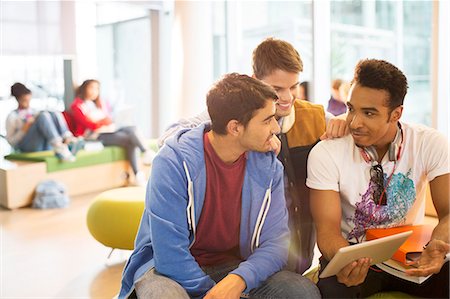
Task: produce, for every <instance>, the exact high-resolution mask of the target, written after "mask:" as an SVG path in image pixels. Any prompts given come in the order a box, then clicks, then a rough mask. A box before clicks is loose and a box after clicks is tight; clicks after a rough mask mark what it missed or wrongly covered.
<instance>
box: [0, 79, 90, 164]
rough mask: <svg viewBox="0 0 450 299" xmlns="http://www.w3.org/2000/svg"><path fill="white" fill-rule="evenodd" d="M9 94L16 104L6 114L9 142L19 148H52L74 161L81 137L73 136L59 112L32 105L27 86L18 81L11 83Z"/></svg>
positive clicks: (20, 149)
mask: <svg viewBox="0 0 450 299" xmlns="http://www.w3.org/2000/svg"><path fill="white" fill-rule="evenodd" d="M11 95H13V96H14V97H15V98H16V100H17V103H18V104H19V106H18V108H17V109H15V110H13V111H11V112H10V113H9V115H8V117H7V118H6V139H7V140H8V142H9V144H11V146H12V147H13V148H14V149H16V150H19V151H21V152H36V151H45V150H50V149H53V150H54V151H55V155H56V156H57V157H58V158H59V159H60V160H62V161H69V162H73V161H75V154H76V151H77V150H78V149H79V145H80V144H81V143H82V140H78V139H77V138H74V136H73V134H72V133H71V132H70V131H69V129H68V128H67V124H66V122H65V120H64V118H63V116H62V115H61V113H59V112H50V111H40V112H38V111H36V110H34V109H32V108H31V107H30V101H31V90H29V89H28V88H27V87H26V86H25V85H23V84H22V83H15V84H14V85H13V86H11ZM69 145H70V146H71V148H72V149H73V152H71V151H70V149H69Z"/></svg>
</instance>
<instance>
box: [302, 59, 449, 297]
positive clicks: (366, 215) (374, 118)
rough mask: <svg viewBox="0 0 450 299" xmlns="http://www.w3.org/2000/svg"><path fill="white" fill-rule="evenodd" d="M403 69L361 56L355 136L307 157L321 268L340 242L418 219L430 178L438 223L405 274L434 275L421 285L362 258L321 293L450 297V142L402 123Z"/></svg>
mask: <svg viewBox="0 0 450 299" xmlns="http://www.w3.org/2000/svg"><path fill="white" fill-rule="evenodd" d="M407 87H408V86H407V80H406V77H405V75H404V74H403V73H402V72H401V71H400V70H399V69H398V68H396V67H395V66H394V65H392V64H390V63H388V62H386V61H383V60H375V59H371V60H362V61H360V62H359V63H358V65H357V66H356V69H355V74H354V78H353V81H352V86H351V89H350V93H349V101H348V103H347V105H348V111H349V112H348V116H347V123H348V125H349V128H350V132H351V135H348V136H346V137H343V138H340V139H336V140H327V141H322V142H320V143H319V144H317V145H316V146H315V147H314V148H313V150H312V151H311V153H310V155H309V159H308V179H307V186H308V187H309V188H311V191H310V201H311V212H312V215H313V219H314V222H315V225H316V229H317V241H318V246H319V249H320V251H321V253H322V257H321V259H320V262H321V266H322V267H321V269H322V270H323V269H324V266H325V265H326V264H327V263H328V261H330V260H331V258H332V257H333V256H334V255H335V254H336V252H337V251H338V250H339V248H341V247H344V246H348V245H350V244H354V243H359V242H362V241H364V238H365V230H366V229H368V228H374V227H377V228H378V227H392V226H400V225H411V224H420V223H421V222H422V220H423V218H424V208H425V191H426V185H427V184H428V183H429V184H430V189H431V194H432V198H433V203H434V206H435V208H436V210H437V213H438V216H439V224H438V225H437V226H436V228H435V229H434V231H433V234H432V237H431V239H430V242H429V243H428V245H427V246H426V248H425V250H424V251H423V253H422V256H421V258H420V260H419V262H418V268H417V269H414V270H407V274H409V275H414V276H427V275H429V274H433V273H434V274H435V275H433V276H432V277H431V278H430V279H428V280H427V281H426V282H424V283H423V284H421V285H419V284H415V283H412V282H408V281H405V280H401V279H399V278H397V277H394V276H391V275H389V274H387V273H385V272H381V271H380V270H379V269H377V268H376V267H374V266H372V267H369V266H370V258H361V259H358V260H355V261H353V262H352V263H350V264H348V265H347V266H346V267H344V268H343V269H342V270H341V271H340V272H339V273H338V274H337V275H336V276H333V277H329V278H325V279H320V280H319V282H318V286H319V289H320V291H321V293H322V296H323V297H325V298H327V297H343V298H350V297H367V296H370V295H372V294H374V293H377V292H380V291H403V292H408V293H410V294H413V295H416V296H421V297H444V298H448V297H449V285H448V277H449V273H448V272H449V270H448V269H449V268H448V262H445V260H444V258H445V255H446V254H447V253H448V252H449V250H450V245H449V233H448V231H449V199H450V195H449V181H450V176H449V172H450V171H449V168H450V167H449V159H448V146H449V144H448V140H447V139H446V138H445V137H444V136H443V135H442V134H440V133H439V132H437V131H436V130H434V129H431V128H428V127H425V126H421V125H411V124H407V123H403V122H400V117H401V115H402V111H403V100H404V98H405V95H406V91H407Z"/></svg>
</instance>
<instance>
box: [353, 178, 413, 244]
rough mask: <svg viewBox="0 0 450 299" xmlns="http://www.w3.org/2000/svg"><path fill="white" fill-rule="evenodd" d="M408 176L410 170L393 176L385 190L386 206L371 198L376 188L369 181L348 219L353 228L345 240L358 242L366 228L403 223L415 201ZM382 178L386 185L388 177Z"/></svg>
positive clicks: (411, 183) (411, 182)
mask: <svg viewBox="0 0 450 299" xmlns="http://www.w3.org/2000/svg"><path fill="white" fill-rule="evenodd" d="M410 175H411V169H410V170H409V171H408V172H407V173H406V175H405V174H403V173H396V174H393V176H392V179H391V181H390V182H389V186H388V187H387V189H386V196H387V205H378V204H377V203H378V200H379V199H378V198H373V194H374V188H377V187H378V186H377V185H376V184H375V183H374V182H373V181H372V180H370V181H369V186H368V188H367V191H366V192H365V193H364V194H363V195H362V196H361V200H360V201H358V202H357V203H356V205H355V206H356V209H355V213H354V215H353V217H350V219H349V220H350V221H351V222H353V225H354V228H353V229H352V231H351V232H350V233H349V234H348V236H347V240H351V239H353V238H355V239H356V240H359V238H361V236H364V233H365V230H366V229H368V228H373V227H378V228H380V227H391V226H398V225H400V224H402V223H403V222H404V221H405V216H406V213H407V212H408V211H409V209H410V208H411V206H412V205H413V203H414V201H415V199H416V189H415V186H414V182H413V181H412V180H411V179H410V178H409V177H410ZM383 176H384V183H385V184H387V180H388V177H387V175H386V174H384V175H383ZM375 193H376V192H375ZM380 193H381V192H380Z"/></svg>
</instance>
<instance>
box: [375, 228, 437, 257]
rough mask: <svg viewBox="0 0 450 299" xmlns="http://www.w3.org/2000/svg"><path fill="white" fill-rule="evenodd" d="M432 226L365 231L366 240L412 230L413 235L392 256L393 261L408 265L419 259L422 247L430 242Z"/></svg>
mask: <svg viewBox="0 0 450 299" xmlns="http://www.w3.org/2000/svg"><path fill="white" fill-rule="evenodd" d="M433 229H434V226H432V225H407V226H398V227H392V228H371V229H368V230H367V231H366V240H367V241H369V240H374V239H378V238H381V237H386V236H390V235H394V234H398V233H401V232H405V231H409V230H412V231H413V233H412V234H411V236H409V238H408V239H407V240H406V241H405V243H403V244H402V246H400V248H399V249H398V250H397V251H396V252H395V253H394V255H393V256H392V259H393V260H396V261H398V262H401V263H403V264H405V265H409V264H411V263H413V262H414V261H416V260H417V259H419V257H420V254H421V253H422V250H423V246H425V244H427V243H428V242H429V241H430V238H431V234H432V233H433Z"/></svg>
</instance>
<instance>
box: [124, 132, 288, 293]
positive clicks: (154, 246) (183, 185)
mask: <svg viewBox="0 0 450 299" xmlns="http://www.w3.org/2000/svg"><path fill="white" fill-rule="evenodd" d="M208 129H209V128H208V126H207V125H206V124H203V125H200V126H199V127H197V128H194V129H185V130H182V131H180V132H178V133H177V135H176V136H174V137H173V138H170V139H169V140H168V141H167V142H166V145H165V146H163V147H162V148H161V150H160V152H159V153H158V155H157V156H156V157H155V159H154V161H153V166H152V174H151V178H150V181H149V184H148V186H147V194H146V200H145V210H144V213H143V216H142V219H141V224H140V228H139V232H138V234H137V237H136V241H135V249H134V251H133V254H132V255H131V257H130V258H129V260H128V262H127V264H126V266H125V269H124V272H123V277H122V287H121V290H120V294H119V298H126V297H127V296H129V295H130V294H131V292H132V291H133V289H134V285H135V283H136V282H137V281H138V280H139V279H140V278H141V277H142V276H143V275H144V274H145V273H146V272H147V271H148V270H149V269H151V268H153V267H155V268H156V270H157V271H158V272H159V273H160V274H162V275H164V276H167V277H169V278H171V279H173V280H175V281H176V282H178V283H179V284H180V285H181V286H182V287H183V288H184V289H185V290H186V291H187V292H188V293H189V295H191V296H202V295H204V294H206V292H207V291H208V290H209V289H211V288H212V287H213V286H214V285H215V282H214V281H213V280H212V279H211V278H210V277H209V276H208V275H206V274H205V273H204V272H203V270H202V269H201V268H200V266H199V265H198V263H197V262H196V261H195V259H194V257H193V256H192V254H191V253H190V250H189V248H190V247H191V246H192V244H193V243H194V242H195V233H196V225H197V223H198V221H199V217H200V214H201V211H202V207H203V202H204V196H205V189H206V168H205V160H204V148H203V134H204V132H205V130H208ZM239 246H240V253H241V256H242V258H243V260H244V261H243V262H241V264H240V265H239V267H238V268H237V269H235V270H234V271H232V272H231V273H234V274H237V275H239V276H241V277H242V278H243V279H244V280H245V283H246V285H247V288H246V290H245V292H248V291H250V290H251V289H253V288H255V287H258V286H259V285H260V284H261V283H262V282H263V281H265V280H266V279H267V278H268V277H269V276H271V275H272V274H274V273H275V272H278V271H279V270H281V269H282V268H283V267H284V266H285V264H286V262H287V258H288V248H289V229H288V213H287V209H286V202H285V199H284V187H283V168H282V165H281V163H280V162H279V161H278V159H277V158H276V157H275V155H274V154H273V153H257V152H248V153H247V161H246V169H245V177H244V184H243V187H242V210H241V227H240V244H239Z"/></svg>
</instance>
